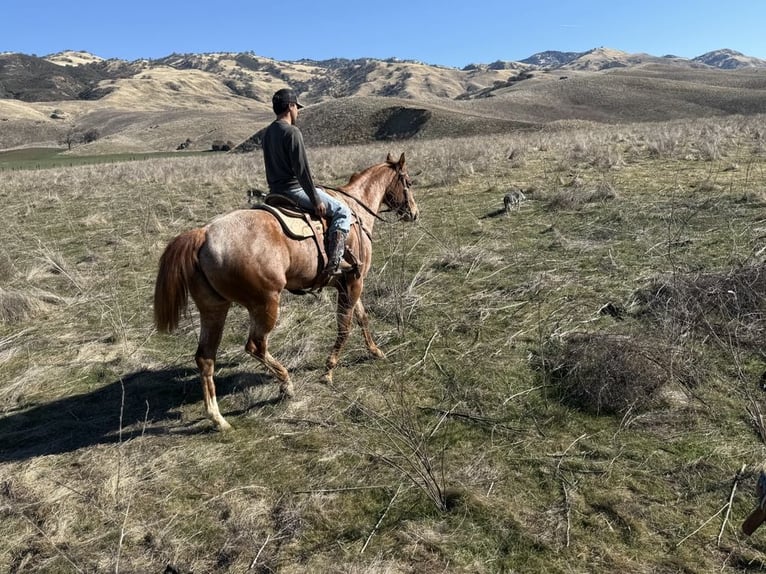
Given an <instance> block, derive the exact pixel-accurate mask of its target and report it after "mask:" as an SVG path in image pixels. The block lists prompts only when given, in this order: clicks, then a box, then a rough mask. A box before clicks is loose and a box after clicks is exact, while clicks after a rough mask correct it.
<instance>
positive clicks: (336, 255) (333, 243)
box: [319, 229, 348, 285]
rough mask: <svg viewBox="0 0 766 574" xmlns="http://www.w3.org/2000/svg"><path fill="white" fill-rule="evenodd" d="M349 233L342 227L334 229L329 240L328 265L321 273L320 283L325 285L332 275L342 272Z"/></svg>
mask: <svg viewBox="0 0 766 574" xmlns="http://www.w3.org/2000/svg"><path fill="white" fill-rule="evenodd" d="M347 237H348V233H345V232H343V231H341V230H340V229H338V230H336V231H333V232H332V233H331V234H330V236H329V238H328V242H327V265H326V266H325V268H324V269H322V273H321V274H320V275H319V284H320V285H324V284H325V283H327V282H328V281H329V280H330V278H331V277H333V276H334V275H338V274H340V263H341V261H342V260H343V253H344V252H345V251H346V238H347Z"/></svg>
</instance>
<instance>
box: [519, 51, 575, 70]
mask: <svg viewBox="0 0 766 574" xmlns="http://www.w3.org/2000/svg"><path fill="white" fill-rule="evenodd" d="M585 53H586V52H556V51H550V50H549V51H546V52H538V53H537V54H533V55H532V56H530V57H529V58H525V59H523V60H521V62H522V63H523V64H529V65H530V66H534V67H535V68H551V69H556V68H560V67H562V66H565V65H567V64H568V63H569V62H571V61H573V60H576V59H577V58H579V57H580V56H582V55H583V54H585Z"/></svg>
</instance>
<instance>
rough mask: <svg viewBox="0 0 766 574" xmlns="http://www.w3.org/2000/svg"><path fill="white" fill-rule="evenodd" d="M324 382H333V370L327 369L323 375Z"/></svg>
mask: <svg viewBox="0 0 766 574" xmlns="http://www.w3.org/2000/svg"><path fill="white" fill-rule="evenodd" d="M322 382H323V383H325V384H327V385H329V384H331V383H332V371H327V372H326V373H325V374H324V375H322Z"/></svg>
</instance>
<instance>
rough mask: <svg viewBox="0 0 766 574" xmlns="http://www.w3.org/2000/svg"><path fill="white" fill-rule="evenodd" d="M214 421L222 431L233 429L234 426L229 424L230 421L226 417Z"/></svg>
mask: <svg viewBox="0 0 766 574" xmlns="http://www.w3.org/2000/svg"><path fill="white" fill-rule="evenodd" d="M214 422H215V426H216V428H217V429H218V430H219V431H221V432H224V431H227V430H231V429H232V426H231V425H230V424H229V423H228V422H227V421H226V419H225V418H221V420H219V421H214Z"/></svg>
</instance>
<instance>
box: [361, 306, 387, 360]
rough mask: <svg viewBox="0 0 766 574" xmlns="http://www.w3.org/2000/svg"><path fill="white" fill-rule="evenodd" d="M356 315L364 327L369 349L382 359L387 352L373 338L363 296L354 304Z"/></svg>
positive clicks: (373, 354)
mask: <svg viewBox="0 0 766 574" xmlns="http://www.w3.org/2000/svg"><path fill="white" fill-rule="evenodd" d="M354 317H355V318H356V322H357V323H358V324H359V326H360V327H361V328H362V336H363V337H364V342H365V343H366V345H367V350H368V351H370V354H371V355H372V356H373V357H375V358H376V359H382V358H383V357H385V356H386V355H385V353H384V352H383V351H381V350H380V348H379V347H378V345H376V344H375V340H374V339H373V338H372V332H371V331H370V319H369V317H368V316H367V311H366V310H365V308H364V305H363V304H362V299H361V298H360V299H359V300H358V301H357V302H356V305H355V306H354Z"/></svg>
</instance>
